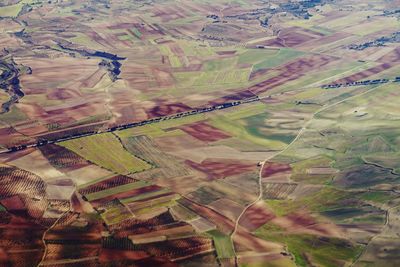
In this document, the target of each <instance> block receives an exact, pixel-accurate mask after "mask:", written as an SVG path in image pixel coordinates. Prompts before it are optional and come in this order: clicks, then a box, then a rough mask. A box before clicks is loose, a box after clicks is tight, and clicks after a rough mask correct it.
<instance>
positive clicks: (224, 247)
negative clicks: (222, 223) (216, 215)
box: [207, 230, 235, 259]
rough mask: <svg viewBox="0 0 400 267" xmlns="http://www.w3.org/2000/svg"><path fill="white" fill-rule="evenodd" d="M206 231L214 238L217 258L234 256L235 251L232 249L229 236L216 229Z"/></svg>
mask: <svg viewBox="0 0 400 267" xmlns="http://www.w3.org/2000/svg"><path fill="white" fill-rule="evenodd" d="M207 233H208V234H209V235H211V236H212V238H213V240H214V244H215V249H216V250H217V255H218V258H220V259H230V258H232V257H234V256H235V252H234V251H233V248H232V242H231V240H230V238H229V236H227V235H224V234H223V233H221V232H220V231H218V230H211V231H208V232H207Z"/></svg>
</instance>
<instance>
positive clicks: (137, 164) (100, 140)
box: [60, 133, 151, 174]
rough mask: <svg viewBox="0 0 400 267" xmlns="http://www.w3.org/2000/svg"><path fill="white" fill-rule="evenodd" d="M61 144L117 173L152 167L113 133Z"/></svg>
mask: <svg viewBox="0 0 400 267" xmlns="http://www.w3.org/2000/svg"><path fill="white" fill-rule="evenodd" d="M60 145H62V146H64V147H66V148H68V149H70V150H72V151H73V152H75V153H77V154H78V155H80V156H81V157H83V158H85V159H87V160H89V161H91V162H93V163H95V164H97V165H99V166H101V167H104V168H106V169H108V170H111V171H113V172H116V173H120V174H127V173H134V172H140V171H144V170H147V169H149V168H151V165H149V164H148V163H146V162H144V161H143V160H141V159H139V158H137V157H135V156H133V155H131V154H130V153H129V152H128V151H126V150H125V149H124V148H123V147H122V144H121V143H120V142H119V141H118V139H117V138H116V137H115V136H114V135H112V134H111V133H105V134H98V135H92V136H88V137H82V138H78V139H74V140H69V141H65V142H61V143H60Z"/></svg>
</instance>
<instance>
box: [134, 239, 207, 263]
mask: <svg viewBox="0 0 400 267" xmlns="http://www.w3.org/2000/svg"><path fill="white" fill-rule="evenodd" d="M140 247H141V248H142V249H144V250H145V251H147V252H148V253H149V254H151V255H152V256H156V257H165V258H168V259H170V260H177V259H181V258H190V257H191V256H194V255H197V254H200V253H202V252H206V251H209V250H211V249H212V241H211V239H209V238H206V237H188V238H181V239H174V240H167V241H162V242H155V243H151V244H145V245H141V246H140Z"/></svg>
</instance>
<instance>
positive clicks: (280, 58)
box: [254, 48, 304, 70]
mask: <svg viewBox="0 0 400 267" xmlns="http://www.w3.org/2000/svg"><path fill="white" fill-rule="evenodd" d="M302 55H304V52H301V51H297V50H293V49H288V48H282V49H280V50H279V52H278V53H277V54H275V55H272V56H271V57H267V58H266V59H264V60H263V61H261V62H260V63H257V64H255V65H254V70H259V69H268V68H273V67H276V66H278V65H282V64H284V63H285V62H288V61H290V60H292V59H295V58H297V57H300V56H302Z"/></svg>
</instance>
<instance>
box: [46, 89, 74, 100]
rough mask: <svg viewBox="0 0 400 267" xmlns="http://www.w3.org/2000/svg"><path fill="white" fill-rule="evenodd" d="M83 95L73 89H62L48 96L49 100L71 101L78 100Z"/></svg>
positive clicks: (51, 92) (52, 91)
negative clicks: (71, 99)
mask: <svg viewBox="0 0 400 267" xmlns="http://www.w3.org/2000/svg"><path fill="white" fill-rule="evenodd" d="M80 96H81V94H80V93H79V92H77V91H75V90H72V89H65V88H60V89H58V90H51V91H50V92H49V93H48V94H47V98H48V99H50V100H65V99H70V98H77V97H80Z"/></svg>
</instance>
